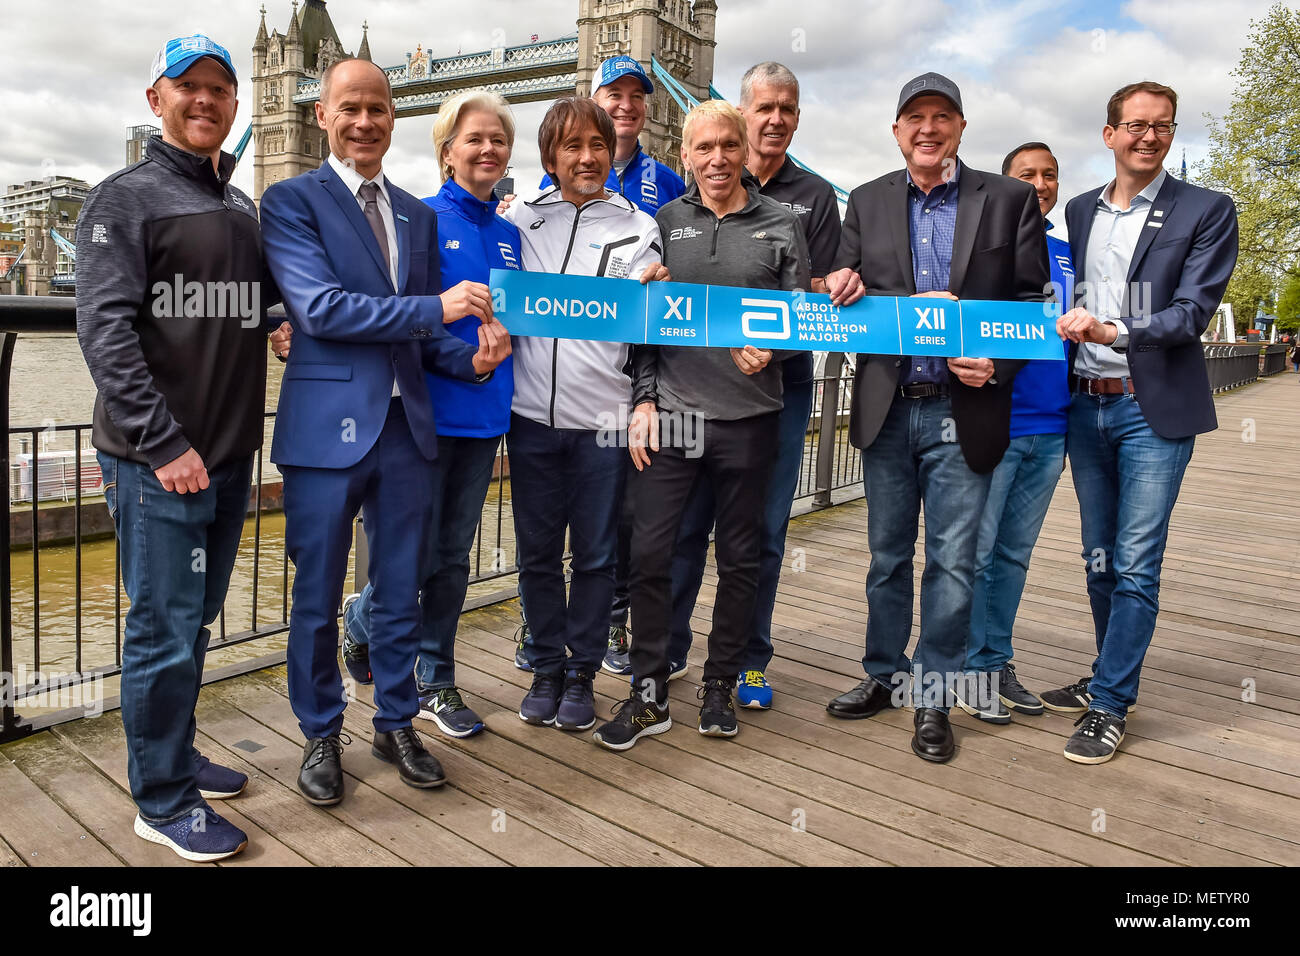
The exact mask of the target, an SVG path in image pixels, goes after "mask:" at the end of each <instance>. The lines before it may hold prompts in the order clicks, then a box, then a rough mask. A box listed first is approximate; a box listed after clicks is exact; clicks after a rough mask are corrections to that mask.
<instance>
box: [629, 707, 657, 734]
mask: <svg viewBox="0 0 1300 956" xmlns="http://www.w3.org/2000/svg"><path fill="white" fill-rule="evenodd" d="M632 723H634V724H636V725H637V726H638V727H640V728H641V729H642V730H644V729H645V728H646V727H649V726H650V725H651V724H653V723H656V721H655V712H654V711H653V710H651V709H650V708H649V707H647V708H646V709H645V711H644V712H643V713H640V714H637V715H636V716H635V717H633V718H632Z"/></svg>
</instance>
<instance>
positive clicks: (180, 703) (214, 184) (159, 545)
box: [77, 36, 285, 862]
mask: <svg viewBox="0 0 1300 956" xmlns="http://www.w3.org/2000/svg"><path fill="white" fill-rule="evenodd" d="M149 79H150V86H149V88H148V89H147V90H145V96H146V98H147V99H148V102H149V107H150V109H152V110H153V112H154V114H155V115H157V116H158V117H159V118H160V120H161V123H162V136H161V137H154V138H153V139H151V140H150V141H149V148H148V151H147V153H146V156H145V158H144V159H143V160H141V161H140V162H138V163H135V164H133V165H131V166H128V167H127V168H126V169H123V170H119V171H118V172H116V173H113V174H112V175H110V176H108V177H107V178H105V179H104V181H103V182H101V183H100V184H99V185H98V186H96V187H95V188H94V189H93V190H91V193H90V196H89V197H88V198H87V200H86V204H85V206H84V207H83V208H82V211H81V217H80V220H79V221H78V224H77V253H78V255H77V270H78V280H79V288H78V290H77V337H78V340H79V341H80V344H81V348H82V352H83V353H84V355H85V358H86V364H87V366H88V367H89V369H90V375H91V378H92V379H93V380H94V382H95V386H96V388H97V389H98V395H97V397H96V400H95V414H94V433H93V441H94V445H95V449H96V451H97V452H98V460H99V465H100V468H101V470H102V471H103V474H104V500H105V502H106V503H107V505H108V510H109V513H110V514H111V515H112V517H113V521H114V524H115V529H116V532H117V537H118V542H119V548H120V555H121V565H122V580H123V583H124V586H125V588H126V592H127V595H128V596H129V597H130V599H131V608H130V610H129V611H128V612H127V615H126V622H125V636H124V640H123V642H122V685H121V700H122V725H123V728H124V730H125V731H126V746H127V777H128V779H129V780H130V784H131V797H132V799H133V800H134V801H135V804H136V807H137V808H138V811H139V812H138V814H137V816H136V818H135V823H134V829H135V833H136V834H137V835H138V836H140V837H141V838H143V839H145V840H149V841H150V842H153V843H159V844H162V845H163V846H166V847H168V848H170V849H172V850H173V851H175V852H176V853H177V854H179V855H180V856H181V857H183V858H184V859H187V860H192V861H195V862H211V861H214V860H220V859H224V858H226V857H228V856H232V855H234V854H236V853H238V852H239V851H241V850H242V849H244V847H245V846H246V845H247V843H248V838H247V836H246V835H245V834H244V832H243V831H242V830H240V829H239V828H238V827H236V826H235V825H234V824H232V823H230V822H228V821H227V820H225V819H224V818H222V817H221V816H219V815H218V814H217V813H215V812H214V811H213V810H212V809H211V807H210V806H209V805H208V803H207V801H208V800H217V799H227V798H230V797H234V796H236V795H237V794H239V793H240V792H241V791H242V790H243V789H244V785H245V784H246V783H247V782H248V778H247V777H246V776H245V775H244V774H242V773H240V772H239V771H237V770H232V769H229V768H226V767H221V766H218V765H217V764H214V763H212V762H211V761H210V760H208V758H207V757H205V756H203V755H202V754H200V753H199V752H198V751H197V750H196V749H195V748H194V736H195V721H194V706H195V703H196V702H197V701H198V696H199V685H200V683H201V682H202V679H203V662H204V657H205V655H206V653H207V648H208V625H209V624H211V623H212V621H213V620H215V619H216V617H217V615H218V614H219V613H220V611H221V606H222V603H223V602H224V601H225V596H226V588H227V586H228V584H229V583H230V573H231V570H232V569H233V567H234V564H235V557H236V555H237V553H238V550H239V539H240V536H241V534H242V532H243V528H244V515H245V513H246V511H247V509H248V488H249V480H250V477H251V474H252V464H253V455H254V454H255V453H256V451H257V449H258V447H259V446H260V445H261V444H262V420H263V408H264V402H265V397H266V386H265V382H266V331H267V328H268V325H267V318H266V307H267V306H269V305H271V304H273V303H274V302H276V301H278V299H279V295H278V293H277V292H275V287H274V285H273V284H271V283H264V281H263V280H264V278H265V264H264V262H263V259H262V239H261V233H260V229H259V226H258V221H257V210H256V209H255V208H254V206H253V201H252V200H251V199H250V198H249V197H248V196H246V195H245V194H244V193H242V192H240V191H239V190H238V189H236V188H235V187H234V186H233V185H231V183H230V175H231V173H233V172H234V169H235V157H234V156H232V155H231V154H230V153H224V152H222V151H221V144H222V143H223V142H224V141H225V139H226V137H227V136H228V135H229V133H230V128H231V126H232V125H233V123H234V121H235V110H236V107H237V105H238V104H237V102H236V100H235V89H236V88H235V71H234V67H233V66H232V65H231V62H230V54H228V53H227V52H226V51H225V50H224V49H223V48H222V47H220V46H218V45H217V44H215V43H213V42H212V41H211V40H209V39H208V38H207V37H205V36H192V37H181V38H178V39H175V40H171V41H169V42H168V43H167V44H166V45H165V46H164V47H163V48H162V49H161V50H159V51H158V54H157V56H155V57H154V60H153V67H152V68H151V70H150V77H149ZM162 276H165V277H167V280H166V281H157V282H156V281H154V280H155V279H157V278H158V277H162ZM172 276H175V282H174V283H173V282H172V281H171V277H172ZM195 287H197V288H202V289H205V290H207V294H206V295H205V296H192V297H191V296H189V294H188V292H189V290H190V289H191V288H195ZM182 288H184V289H185V290H186V301H185V304H184V306H183V308H181V307H179V306H178V305H177V304H176V303H178V302H179V299H180V296H181V292H180V290H181V289H182ZM218 290H220V292H221V293H222V294H214V292H216V291H218ZM231 290H233V292H232V291H231ZM196 312H197V314H196ZM280 335H281V338H280V340H279V342H278V345H277V351H278V350H280V349H283V347H284V338H285V334H284V333H283V332H282V333H280Z"/></svg>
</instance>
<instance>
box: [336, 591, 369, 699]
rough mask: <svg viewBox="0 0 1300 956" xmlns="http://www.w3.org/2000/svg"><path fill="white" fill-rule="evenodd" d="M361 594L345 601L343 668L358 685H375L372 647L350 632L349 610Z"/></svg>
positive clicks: (349, 596) (350, 595) (351, 596)
mask: <svg viewBox="0 0 1300 956" xmlns="http://www.w3.org/2000/svg"><path fill="white" fill-rule="evenodd" d="M360 597H361V595H360V594H349V595H348V596H347V597H345V598H344V599H343V666H344V667H346V668H347V669H348V674H350V675H351V676H352V679H353V680H354V681H356V682H357V683H358V684H373V683H374V681H375V678H374V675H373V674H371V673H370V645H368V644H360V643H358V642H357V641H356V640H354V639H353V637H352V634H351V632H350V631H349V630H348V608H350V607H351V606H352V605H353V604H355V603H356V602H357V600H358V599H359V598H360Z"/></svg>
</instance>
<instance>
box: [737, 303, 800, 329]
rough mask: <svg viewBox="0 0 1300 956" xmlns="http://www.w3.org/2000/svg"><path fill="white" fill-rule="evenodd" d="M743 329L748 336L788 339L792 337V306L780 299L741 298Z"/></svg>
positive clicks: (741, 322)
mask: <svg viewBox="0 0 1300 956" xmlns="http://www.w3.org/2000/svg"><path fill="white" fill-rule="evenodd" d="M740 304H741V307H742V308H745V309H747V310H751V309H752V310H757V311H745V312H742V313H740V324H741V329H742V330H743V331H744V334H745V336H746V338H751V339H788V338H789V337H790V306H789V305H787V304H786V303H784V302H782V301H780V300H779V299H741V300H740Z"/></svg>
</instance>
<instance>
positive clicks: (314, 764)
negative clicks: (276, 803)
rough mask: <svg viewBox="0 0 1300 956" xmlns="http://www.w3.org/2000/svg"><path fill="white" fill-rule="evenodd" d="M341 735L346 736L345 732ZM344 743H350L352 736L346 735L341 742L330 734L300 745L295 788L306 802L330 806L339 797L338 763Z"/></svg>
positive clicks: (340, 775) (340, 766)
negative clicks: (299, 763)
mask: <svg viewBox="0 0 1300 956" xmlns="http://www.w3.org/2000/svg"><path fill="white" fill-rule="evenodd" d="M343 736H344V737H347V735H346V734H344V735H343ZM344 743H349V744H350V743H352V738H351V737H347V740H346V741H344V740H341V739H340V737H339V735H338V734H335V735H333V736H332V737H312V738H311V739H310V740H308V741H307V746H305V747H303V750H302V768H301V769H300V770H299V771H298V789H299V790H300V791H302V795H303V796H304V797H306V798H307V802H308V803H314V804H315V805H316V806H318V807H332V806H333V805H334V804H336V803H338V802H339V801H340V800H342V799H343V764H342V763H340V762H339V755H340V754H342V753H343V744H344Z"/></svg>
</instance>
